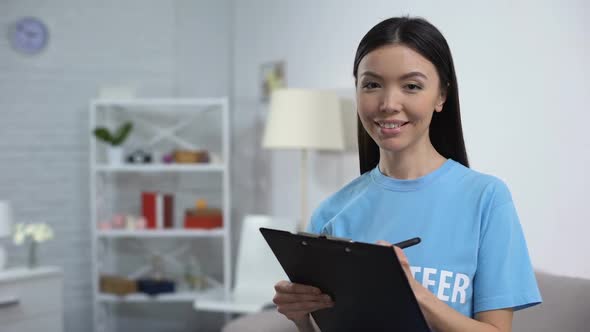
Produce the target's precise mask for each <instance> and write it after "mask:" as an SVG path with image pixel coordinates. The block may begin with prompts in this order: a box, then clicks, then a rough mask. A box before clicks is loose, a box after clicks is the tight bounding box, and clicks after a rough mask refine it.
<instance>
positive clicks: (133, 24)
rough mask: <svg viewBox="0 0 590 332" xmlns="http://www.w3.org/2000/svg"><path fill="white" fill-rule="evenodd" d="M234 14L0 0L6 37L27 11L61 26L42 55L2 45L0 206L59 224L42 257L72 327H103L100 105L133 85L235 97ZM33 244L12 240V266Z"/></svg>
mask: <svg viewBox="0 0 590 332" xmlns="http://www.w3.org/2000/svg"><path fill="white" fill-rule="evenodd" d="M229 8H230V1H229V0H223V1H214V0H201V1H194V2H191V1H188V0H179V1H140V0H127V1H116V0H108V1H100V2H96V1H75V0H53V1H35V0H4V1H0V29H2V31H1V32H0V35H2V36H5V35H6V30H7V29H8V26H9V25H10V24H11V23H13V22H14V21H15V20H16V19H18V18H19V17H22V16H37V17H39V18H41V19H42V20H43V21H45V22H46V24H47V25H48V27H49V30H50V42H49V46H48V48H47V49H46V50H45V51H44V52H43V53H42V54H40V55H38V56H33V57H30V56H23V55H20V54H18V53H16V52H14V51H13V50H12V49H11V48H10V46H9V44H8V41H7V39H6V38H0V199H8V200H10V201H12V204H13V206H14V210H15V214H16V217H17V219H18V220H19V221H28V220H44V221H47V222H48V223H50V224H51V225H52V226H53V227H54V229H55V232H56V239H55V240H53V241H51V242H49V243H46V244H43V245H42V247H41V248H42V249H41V257H40V260H41V262H42V263H43V264H52V265H58V266H60V267H62V268H63V269H64V272H65V287H64V289H65V294H64V310H65V329H66V331H68V332H75V331H90V330H91V325H90V324H91V322H92V319H91V317H92V311H91V283H90V280H91V279H90V271H91V262H90V259H91V255H90V245H89V243H90V229H89V222H88V216H89V204H88V182H89V180H88V176H89V171H88V134H89V133H88V129H87V128H88V124H87V123H88V101H89V99H90V98H93V97H95V96H96V93H97V89H98V87H99V86H101V85H104V84H117V83H125V82H131V83H137V84H139V92H138V93H139V95H141V96H197V97H198V96H223V95H228V94H229V87H228V80H229V77H230V72H229V66H228V64H229V62H230V61H229V59H230V48H229V44H230V39H229V38H230V37H229V36H230V24H229V22H230V14H231V11H230V9H229ZM24 249H25V248H24V247H15V246H12V245H9V247H8V250H9V264H11V265H20V264H23V263H24V261H25V250H24ZM141 322H142V320H138V321H137V322H135V323H136V324H139V325H133V327H134V329H135V328H142V329H144V328H146V327H145V326H142V325H141V324H142V323H141ZM172 325H174V324H172ZM126 327H129V326H127V325H126ZM167 328H169V329H170V330H179V331H180V330H183V329H186V328H187V326H186V325H184V324H177V326H176V327H173V326H170V325H167ZM144 330H148V329H144Z"/></svg>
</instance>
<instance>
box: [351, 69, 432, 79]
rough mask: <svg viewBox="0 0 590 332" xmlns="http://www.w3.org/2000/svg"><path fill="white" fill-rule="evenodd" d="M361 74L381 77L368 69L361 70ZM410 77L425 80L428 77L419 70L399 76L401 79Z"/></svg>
mask: <svg viewBox="0 0 590 332" xmlns="http://www.w3.org/2000/svg"><path fill="white" fill-rule="evenodd" d="M361 76H373V77H376V78H382V77H381V76H380V75H379V74H377V73H375V72H372V71H370V70H367V71H365V72H363V73H362V74H361ZM412 77H422V78H424V79H425V80H427V79H428V77H427V76H426V75H424V74H422V73H421V72H419V71H411V72H409V73H406V74H403V75H402V76H400V79H401V80H405V79H408V78H412Z"/></svg>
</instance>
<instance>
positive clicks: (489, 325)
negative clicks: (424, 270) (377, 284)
mask: <svg viewBox="0 0 590 332" xmlns="http://www.w3.org/2000/svg"><path fill="white" fill-rule="evenodd" d="M417 286H419V287H420V288H421V290H419V289H417V290H416V291H415V294H416V298H417V299H418V303H419V304H420V308H421V309H422V313H424V316H425V318H426V321H427V322H428V324H429V325H430V327H431V328H432V329H433V330H435V331H437V332H455V331H456V332H459V331H469V332H510V331H512V309H500V310H490V311H484V312H480V313H477V314H476V315H475V319H472V318H469V317H467V316H464V315H462V314H461V313H459V312H457V311H456V310H455V309H453V308H451V307H450V306H448V305H447V304H446V303H444V302H443V301H441V300H439V299H438V298H437V297H436V296H435V295H434V294H432V293H431V292H429V291H428V290H427V289H426V288H424V287H423V286H422V285H417ZM412 288H414V287H412Z"/></svg>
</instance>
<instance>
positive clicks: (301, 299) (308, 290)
mask: <svg viewBox="0 0 590 332" xmlns="http://www.w3.org/2000/svg"><path fill="white" fill-rule="evenodd" d="M275 291H276V294H275V296H274V298H273V300H272V301H273V303H274V304H276V305H277V311H278V312H280V313H281V314H283V315H284V316H285V317H287V318H288V319H290V320H292V321H293V322H297V321H302V320H305V319H308V318H306V317H308V315H309V313H311V312H314V311H317V310H321V309H327V308H330V307H332V306H334V302H333V301H332V299H331V298H330V296H329V295H327V294H322V291H321V290H320V289H319V288H317V287H313V286H307V285H301V284H296V283H292V282H289V281H285V280H283V281H279V282H278V283H277V284H276V285H275Z"/></svg>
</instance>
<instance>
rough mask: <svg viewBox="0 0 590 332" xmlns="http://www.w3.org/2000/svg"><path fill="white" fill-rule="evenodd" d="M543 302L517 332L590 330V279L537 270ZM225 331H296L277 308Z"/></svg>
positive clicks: (525, 315) (520, 317) (522, 315)
mask: <svg viewBox="0 0 590 332" xmlns="http://www.w3.org/2000/svg"><path fill="white" fill-rule="evenodd" d="M537 282H538V283H539V288H540V290H541V295H542V297H543V303H542V304H540V305H537V306H535V307H532V308H528V309H525V310H522V311H517V312H516V313H515V314H514V324H513V331H515V332H584V331H590V280H588V279H580V278H572V277H563V276H556V275H552V274H547V273H543V272H537ZM222 332H297V329H296V328H295V325H294V324H293V323H291V322H290V321H289V320H287V319H286V318H285V317H284V316H282V315H281V314H279V313H278V312H277V311H276V310H274V309H268V310H264V311H262V312H259V313H256V314H252V315H246V316H242V317H239V318H237V319H235V320H233V321H231V322H229V323H228V324H227V325H226V326H225V327H224V328H223V330H222Z"/></svg>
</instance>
